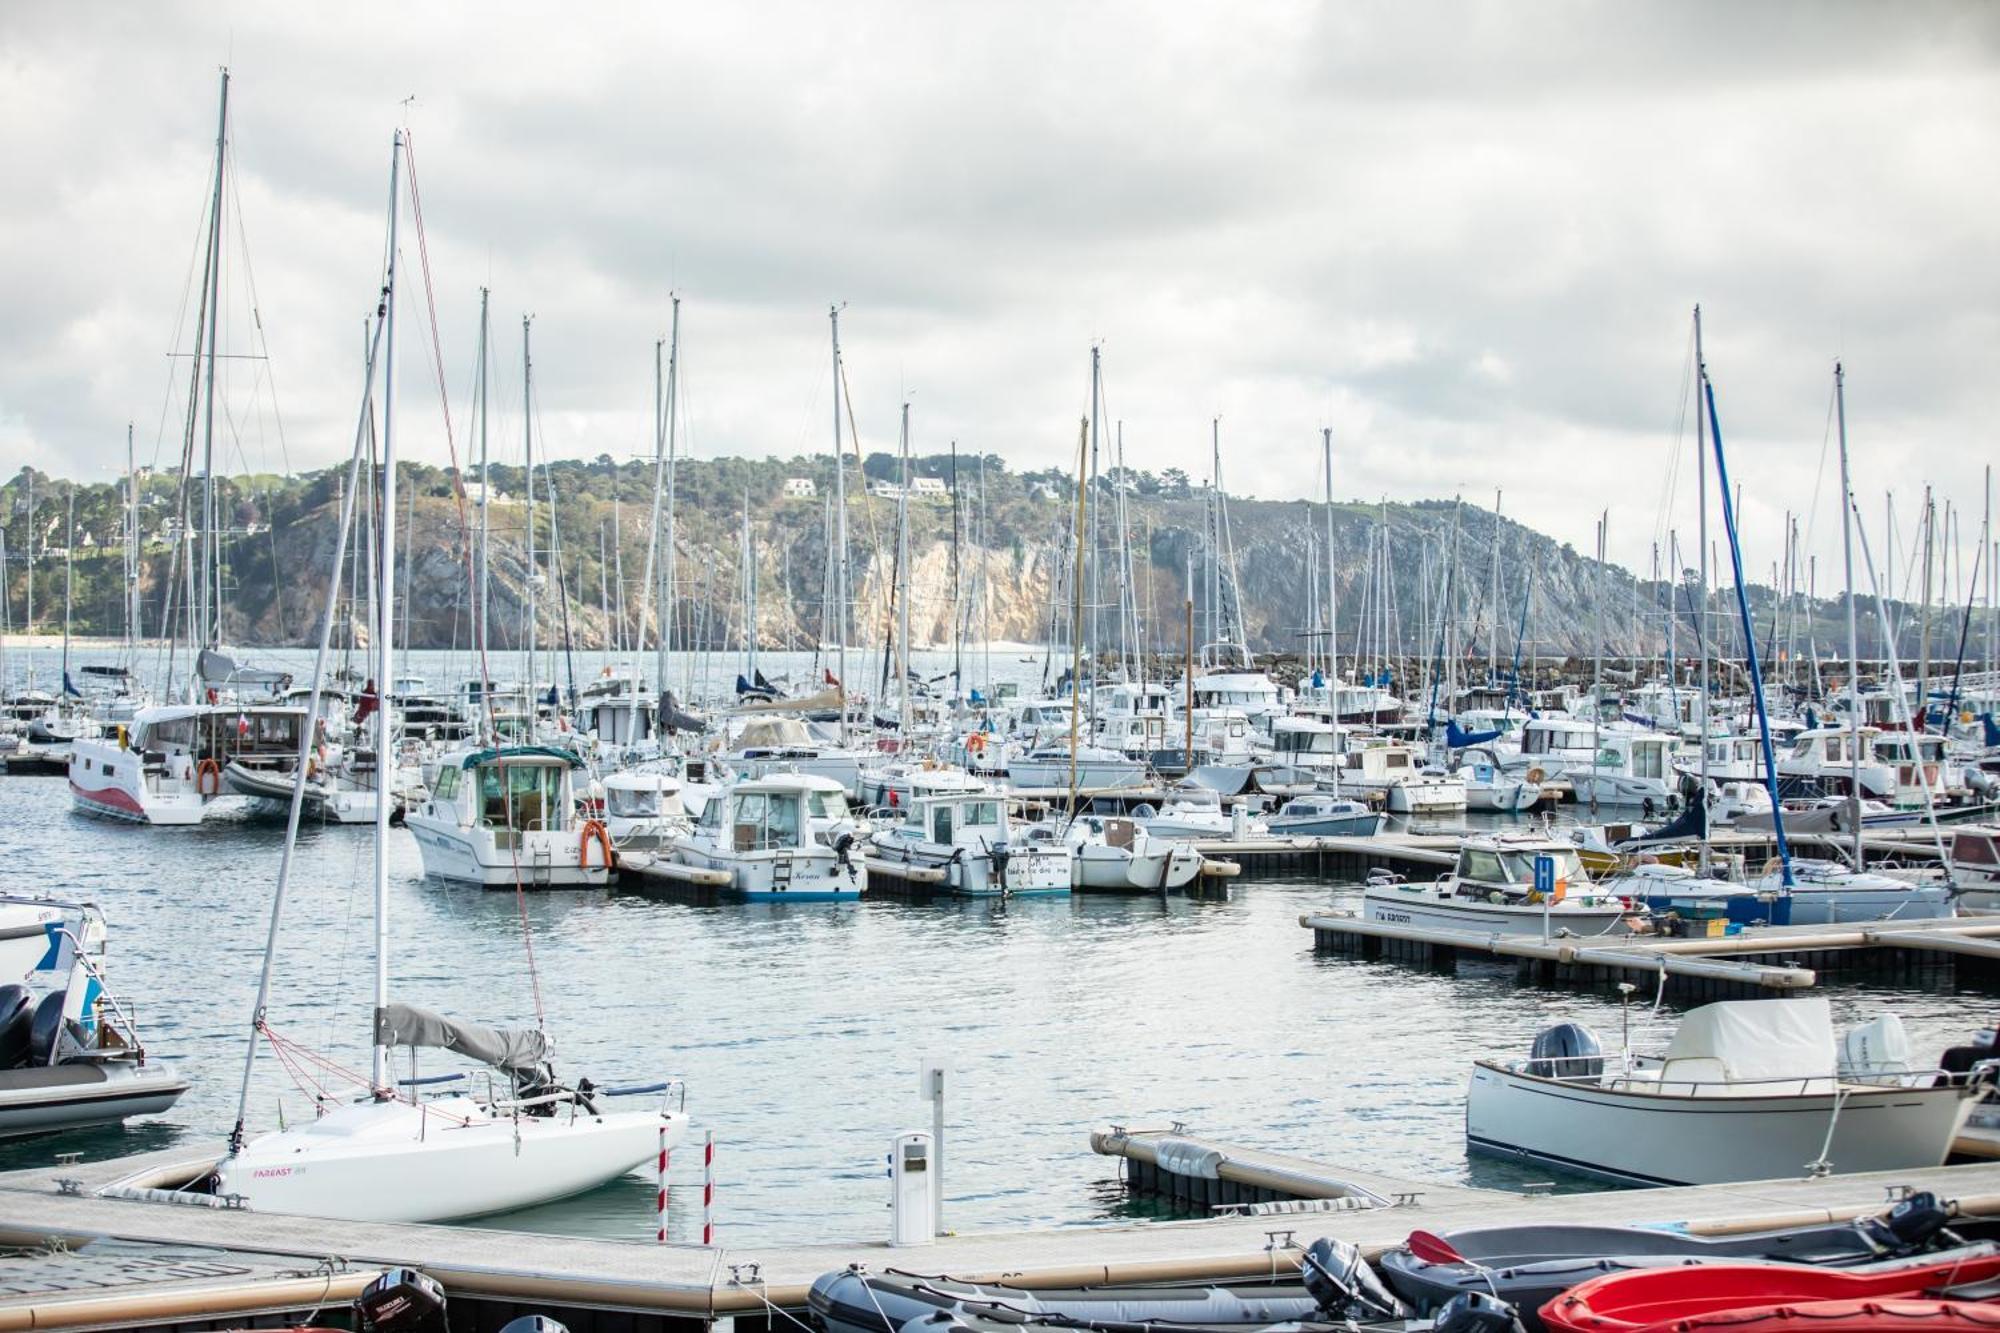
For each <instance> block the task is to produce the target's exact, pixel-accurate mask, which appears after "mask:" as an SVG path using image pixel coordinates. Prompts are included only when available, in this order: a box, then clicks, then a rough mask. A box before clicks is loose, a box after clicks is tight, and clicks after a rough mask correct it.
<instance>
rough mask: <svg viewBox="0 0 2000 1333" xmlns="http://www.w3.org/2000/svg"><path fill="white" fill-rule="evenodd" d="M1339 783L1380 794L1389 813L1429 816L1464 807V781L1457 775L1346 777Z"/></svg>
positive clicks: (1356, 789) (1357, 789)
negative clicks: (1386, 777)
mask: <svg viewBox="0 0 2000 1333" xmlns="http://www.w3.org/2000/svg"><path fill="white" fill-rule="evenodd" d="M1341 786H1343V787H1346V788H1348V789H1350V790H1352V791H1379V792H1381V793H1383V795H1384V797H1385V798H1386V801H1387V804H1388V808H1389V811H1390V813H1391V814H1398V815H1428V814H1441V813H1444V812H1447V811H1454V810H1463V809H1465V784H1464V783H1463V782H1461V781H1459V780H1458V779H1457V778H1423V779H1411V778H1392V779H1390V780H1389V781H1387V782H1379V781H1375V780H1372V779H1368V778H1346V779H1343V780H1342V782H1341Z"/></svg>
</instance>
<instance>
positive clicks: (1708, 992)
mask: <svg viewBox="0 0 2000 1333" xmlns="http://www.w3.org/2000/svg"><path fill="white" fill-rule="evenodd" d="M1299 924H1300V925H1301V926H1303V927H1304V928H1306V929H1307V930H1310V931H1312V932H1313V943H1314V947H1315V948H1316V949H1317V950H1319V951H1321V952H1325V953H1347V954H1354V955H1359V956H1361V957H1364V958H1392V959H1401V960H1403V961H1410V962H1416V963H1419V964H1422V965H1427V966H1435V967H1452V966H1455V965H1456V963H1457V961H1458V960H1459V959H1460V958H1461V957H1462V956H1474V957H1477V956H1482V955H1483V956H1486V957H1491V958H1500V959H1511V960H1515V961H1517V962H1518V963H1519V964H1520V972H1521V979H1522V980H1523V981H1526V982H1532V983H1534V984H1539V985H1571V986H1586V987H1601V986H1607V985H1616V984H1617V983H1618V982H1620V981H1635V980H1644V979H1649V978H1661V979H1664V978H1665V977H1669V976H1671V977H1675V978H1678V979H1680V980H1681V981H1682V982H1683V983H1684V988H1683V989H1681V990H1679V991H1677V995H1678V996H1679V998H1682V999H1690V998H1701V999H1725V998H1732V997H1738V996H1743V995H1755V994H1759V993H1763V992H1768V991H1796V990H1803V989H1805V988H1807V987H1809V986H1812V985H1814V984H1816V983H1817V982H1818V981H1819V980H1820V979H1821V978H1822V977H1824V976H1826V975H1827V974H1828V973H1846V972H1852V971H1856V970H1859V969H1858V968H1857V967H1856V965H1855V960H1857V959H1866V960H1867V962H1868V965H1869V966H1871V967H1873V968H1875V969H1876V970H1893V971H1895V972H1898V973H1900V974H1921V975H1923V976H1924V977H1926V978H1927V979H1930V980H1936V979H1938V978H1939V976H1940V974H1942V973H1943V972H1945V971H1949V972H1950V973H1951V974H1952V976H1953V977H1955V978H1956V979H1957V980H1959V981H1961V982H1966V983H1974V984H1980V983H1983V984H1987V985H1992V984H1993V983H1995V982H1996V981H2000V920H1996V919H1995V918H1992V917H1983V916H1982V917H1945V918H1940V919H1937V920H1925V921H1870V922H1857V923H1855V924H1853V925H1849V926H1746V927H1744V928H1743V929H1742V931H1741V932H1740V933H1738V934H1735V935H1721V936H1712V937H1696V938H1670V937H1661V936H1652V935H1622V936H1597V937H1589V938H1585V937H1580V936H1564V935H1557V936H1553V937H1551V938H1549V939H1546V940H1545V939H1543V938H1542V937H1541V936H1540V935H1539V934H1526V933H1511V934H1510V933H1503V932H1497V931H1496V932H1479V931H1472V930H1446V929H1439V928H1432V927H1425V926H1405V925H1396V924H1392V923H1389V922H1384V921H1369V920H1367V919H1365V918H1363V917H1361V916H1358V915H1352V914H1347V913H1340V912H1309V913H1307V914H1305V915H1304V916H1301V917H1300V918H1299ZM1954 963H1959V964H1964V966H1957V967H1954V966H1953V964H1954Z"/></svg>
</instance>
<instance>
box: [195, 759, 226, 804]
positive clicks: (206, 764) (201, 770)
mask: <svg viewBox="0 0 2000 1333" xmlns="http://www.w3.org/2000/svg"><path fill="white" fill-rule="evenodd" d="M210 778H214V779H215V785H214V786H212V787H211V786H210V785H209V782H208V780H209V779H210ZM194 789H195V792H196V793H197V794H198V795H201V796H220V795H221V794H222V765H221V764H218V763H216V762H215V760H213V759H204V760H202V761H201V763H199V764H197V765H196V766H195V770H194Z"/></svg>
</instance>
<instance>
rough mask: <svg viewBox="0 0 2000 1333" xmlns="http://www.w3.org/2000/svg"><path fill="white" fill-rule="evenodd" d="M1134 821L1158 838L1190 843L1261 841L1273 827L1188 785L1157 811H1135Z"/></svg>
mask: <svg viewBox="0 0 2000 1333" xmlns="http://www.w3.org/2000/svg"><path fill="white" fill-rule="evenodd" d="M1132 818H1133V821H1134V822H1135V823H1137V824H1139V825H1140V826H1141V827H1142V828H1144V829H1145V830H1146V831H1147V832H1148V833H1150V834H1152V835H1153V836H1154V837H1156V838H1176V839H1180V840H1182V841H1187V840H1190V839H1224V838H1261V837H1264V836H1265V835H1267V834H1268V833H1270V831H1271V829H1270V826H1269V825H1268V824H1267V823H1265V821H1264V820H1263V819H1261V818H1258V817H1256V816H1253V815H1252V814H1251V813H1250V810H1249V807H1248V806H1246V805H1244V804H1243V803H1242V802H1240V801H1239V802H1238V803H1237V804H1236V805H1235V806H1234V807H1232V808H1231V809H1228V810H1224V809H1223V808H1222V794H1221V793H1220V792H1218V791H1216V790H1215V789H1214V788H1212V787H1204V786H1202V785H1201V784H1200V783H1195V782H1185V783H1182V784H1181V785H1180V786H1177V787H1175V788H1174V789H1173V790H1172V792H1170V793H1169V794H1168V796H1167V799H1166V802H1165V803H1164V804H1163V805H1161V807H1160V808H1159V810H1158V811H1154V810H1153V809H1152V808H1151V807H1150V806H1146V805H1140V806H1137V807H1135V808H1134V809H1133V811H1132Z"/></svg>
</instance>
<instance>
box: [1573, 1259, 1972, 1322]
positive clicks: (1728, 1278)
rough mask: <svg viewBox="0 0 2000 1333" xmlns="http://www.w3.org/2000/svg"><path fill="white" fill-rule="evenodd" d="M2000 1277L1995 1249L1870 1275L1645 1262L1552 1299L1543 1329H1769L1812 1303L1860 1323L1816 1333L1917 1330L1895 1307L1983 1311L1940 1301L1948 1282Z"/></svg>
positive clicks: (1804, 1266)
mask: <svg viewBox="0 0 2000 1333" xmlns="http://www.w3.org/2000/svg"><path fill="white" fill-rule="evenodd" d="M1996 1277H2000V1254H1992V1253H1982V1254H1978V1255H1973V1256H1968V1255H1960V1256H1959V1257H1958V1258H1956V1259H1945V1260H1942V1261H1938V1260H1928V1261H1923V1262H1912V1263H1904V1264H1898V1265H1896V1266H1895V1267H1892V1268H1884V1269H1881V1270H1879V1271H1876V1272H1870V1273H1855V1272H1849V1271H1844V1270H1841V1269H1836V1268H1814V1267H1812V1266H1811V1265H1808V1264H1691V1265H1688V1266H1687V1267H1685V1268H1641V1269H1634V1270H1631V1271H1628V1272H1623V1273H1610V1274H1607V1275H1605V1276H1604V1277H1600V1278H1592V1279H1591V1280H1590V1281H1588V1282H1584V1283H1580V1284H1578V1285H1577V1286H1574V1287H1571V1288H1570V1289H1569V1290H1568V1291H1566V1292H1564V1293H1563V1294H1562V1295H1560V1296H1558V1297H1556V1298H1555V1299H1554V1300H1552V1301H1550V1302H1549V1303H1548V1304H1547V1305H1544V1306H1543V1307H1542V1311H1541V1314H1542V1323H1543V1325H1544V1326H1545V1327H1547V1328H1549V1329H1552V1330H1559V1331H1560V1333H1682V1330H1695V1329H1723V1328H1727V1329H1729V1330H1731V1331H1732V1333H1735V1330H1739V1329H1742V1328H1743V1327H1744V1326H1745V1325H1748V1326H1750V1327H1752V1328H1755V1327H1757V1326H1758V1323H1759V1322H1761V1321H1763V1320H1769V1321H1771V1322H1770V1323H1769V1324H1766V1325H1764V1326H1765V1327H1775V1326H1776V1324H1777V1321H1778V1320H1779V1319H1780V1318H1782V1317H1784V1316H1783V1315H1782V1314H1781V1313H1780V1312H1781V1311H1782V1310H1783V1309H1784V1308H1786V1307H1789V1308H1791V1309H1792V1310H1794V1311H1797V1312H1800V1313H1803V1308H1802V1307H1806V1306H1820V1307H1829V1306H1830V1307H1833V1308H1831V1309H1829V1310H1828V1318H1829V1320H1832V1319H1843V1320H1853V1321H1856V1322H1842V1323H1833V1322H1827V1323H1822V1322H1820V1320H1819V1319H1818V1318H1817V1317H1816V1318H1814V1319H1813V1320H1812V1321H1811V1323H1810V1324H1795V1325H1793V1327H1795V1328H1797V1327H1809V1328H1811V1329H1813V1330H1814V1333H1822V1331H1825V1333H1831V1330H1833V1329H1878V1328H1896V1329H1908V1328H1910V1327H1911V1326H1912V1325H1911V1322H1910V1320H1909V1318H1908V1317H1906V1316H1904V1315H1902V1314H1900V1313H1891V1312H1890V1311H1891V1310H1892V1307H1894V1306H1896V1305H1899V1304H1900V1305H1911V1304H1914V1305H1917V1306H1925V1305H1928V1306H1933V1307H1936V1306H1940V1305H1946V1306H1956V1307H1959V1309H1961V1310H1963V1309H1968V1308H1970V1309H1977V1308H1978V1307H1977V1306H1974V1305H1972V1304H1971V1303H1969V1302H1964V1301H1939V1300H1936V1299H1934V1298H1935V1297H1936V1296H1937V1295H1938V1294H1939V1292H1940V1291H1941V1289H1943V1288H1945V1287H1962V1286H1965V1285H1967V1284H1970V1283H1974V1282H1989V1281H1991V1280H1993V1279H1994V1278H1996ZM1994 1309H1995V1307H1991V1306H1988V1307H1986V1310H1988V1311H1991V1310H1994ZM1864 1311H1872V1313H1864ZM1981 1314H1982V1315H1984V1314H1985V1311H1982V1312H1981ZM1950 1318H1954V1319H1956V1325H1955V1326H1957V1327H1962V1328H1981V1327H2000V1314H1996V1315H1995V1316H1993V1317H1991V1318H1989V1319H1987V1321H1986V1322H1985V1323H1976V1322H1973V1321H1972V1319H1971V1318H1970V1317H1966V1316H1963V1315H1957V1314H1955V1315H1953V1316H1950ZM1953 1326H1954V1324H1952V1323H1946V1324H1944V1327H1947V1328H1949V1327H1953Z"/></svg>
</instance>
